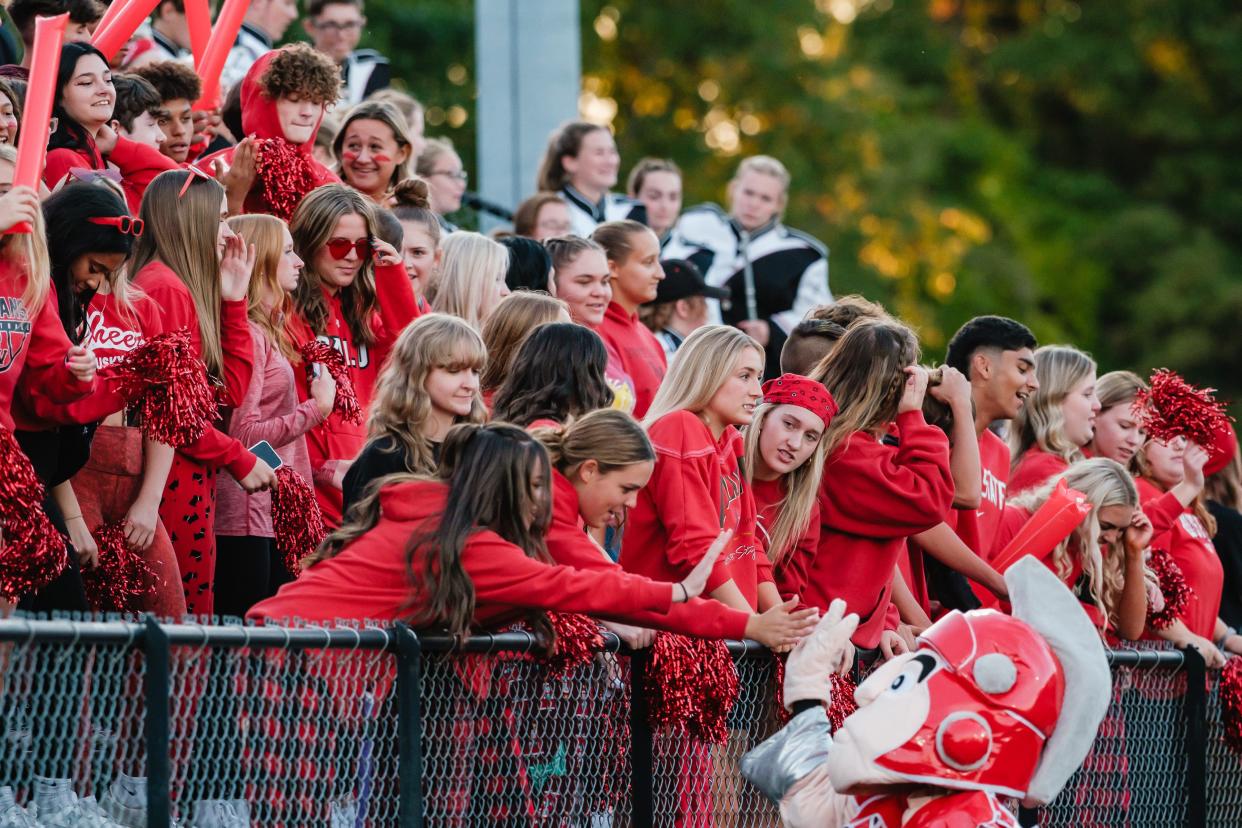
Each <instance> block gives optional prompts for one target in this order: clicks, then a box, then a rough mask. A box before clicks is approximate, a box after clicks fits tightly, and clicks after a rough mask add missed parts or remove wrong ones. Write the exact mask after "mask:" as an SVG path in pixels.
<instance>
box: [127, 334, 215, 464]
mask: <svg viewBox="0 0 1242 828" xmlns="http://www.w3.org/2000/svg"><path fill="white" fill-rule="evenodd" d="M114 370H115V371H116V377H117V380H118V390H119V391H120V393H121V395H122V396H123V397H125V399H126V400H127V401H128V402H129V404H130V405H131V406H133V407H134V408H136V409H137V410H138V412H139V414H140V415H141V422H142V425H141V426H140V427H141V429H142V434H143V436H144V437H147V438H149V439H152V440H158V441H159V442H161V443H164V444H165V445H170V446H173V447H174V448H180V447H181V446H186V445H189V444H190V443H193V442H194V441H196V440H198V439H199V438H200V437H202V436H203V432H205V431H206V430H207V428H208V426H210V425H211V422H212V420H214V419H215V418H216V413H217V408H216V395H215V392H214V391H213V389H212V387H211V384H210V382H209V381H208V379H207V369H206V368H205V367H204V366H203V363H202V361H201V360H200V359H199V358H198V357H197V356H196V355H195V354H194V349H193V348H192V347H191V345H190V332H189V331H188V330H186V329H185V328H182V329H181V330H179V331H173V332H170V333H162V334H159V335H158V336H153V337H151V338H150V339H148V340H147V341H146V342H144V343H142V344H141V345H139V346H138V347H137V348H135V349H134V350H132V351H130V352H129V353H128V354H126V355H125V357H124V358H123V359H122V360H121V361H120V362H119V363H117V365H116V367H115V369H114Z"/></svg>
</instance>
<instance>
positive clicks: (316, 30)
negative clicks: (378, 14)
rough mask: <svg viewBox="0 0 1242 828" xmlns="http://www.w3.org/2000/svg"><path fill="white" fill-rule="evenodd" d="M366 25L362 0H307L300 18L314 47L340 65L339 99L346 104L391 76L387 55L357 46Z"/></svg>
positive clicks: (381, 85)
mask: <svg viewBox="0 0 1242 828" xmlns="http://www.w3.org/2000/svg"><path fill="white" fill-rule="evenodd" d="M366 25H367V19H366V17H365V15H364V14H363V0H310V3H308V4H307V6H306V18H305V19H304V20H303V21H302V27H303V28H304V29H306V33H307V34H308V35H310V37H311V41H312V42H313V43H314V44H315V48H316V49H318V50H319V51H321V52H323V53H324V54H325V55H327V56H328V57H330V58H331V59H332V60H333V62H335V63H336V65H337V66H339V67H341V80H342V82H343V84H344V86H343V88H342V93H341V101H342V102H343V103H344V104H345V105H347V106H354V105H355V104H359V103H362V101H363V100H364V99H365V98H366V97H367V96H369V95H370V94H371V93H373V92H377V91H379V90H380V89H385V88H387V87H388V83H389V81H390V80H391V78H392V73H391V70H390V69H389V67H388V58H386V57H384V56H383V55H381V54H380V53H379V52H377V51H375V50H374V49H359V48H358V41H359V40H360V39H361V37H362V30H363V29H364V28H366Z"/></svg>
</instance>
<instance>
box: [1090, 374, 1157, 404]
mask: <svg viewBox="0 0 1242 828" xmlns="http://www.w3.org/2000/svg"><path fill="white" fill-rule="evenodd" d="M1146 390H1147V382H1146V380H1144V379H1143V378H1142V377H1140V376H1139V375H1138V374H1136V373H1134V372H1133V371H1109V372H1108V373H1107V374H1105V375H1104V376H1102V377H1100V378H1099V380H1097V381H1096V383H1095V395H1096V396H1097V397H1099V399H1100V411H1101V412H1103V411H1107V410H1108V409H1110V408H1116V407H1117V406H1119V405H1130V404H1133V403H1134V398H1135V397H1137V396H1138V392H1139V391H1146Z"/></svg>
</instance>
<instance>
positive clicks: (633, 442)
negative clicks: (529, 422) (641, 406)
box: [534, 408, 655, 474]
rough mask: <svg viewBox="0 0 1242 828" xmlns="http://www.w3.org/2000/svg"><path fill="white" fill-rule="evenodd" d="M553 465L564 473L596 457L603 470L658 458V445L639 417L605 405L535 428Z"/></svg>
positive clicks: (606, 470)
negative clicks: (560, 423) (653, 443)
mask: <svg viewBox="0 0 1242 828" xmlns="http://www.w3.org/2000/svg"><path fill="white" fill-rule="evenodd" d="M534 436H535V437H536V438H537V439H538V440H539V442H541V443H543V446H544V448H546V449H547V450H548V456H549V457H550V458H551V460H552V466H553V467H554V468H555V469H556V470H557V471H559V472H561V473H562V474H565V473H567V472H570V471H572V470H574V469H576V468H578V467H579V466H581V465H582V464H583V463H585V462H586V461H588V460H594V461H595V463H596V464H597V465H598V466H599V470H600V473H601V474H608V473H609V472H611V471H615V470H617V469H620V468H624V467H625V466H632V465H634V464H635V463H648V462H651V461H654V460H655V449H653V448H652V447H651V441H650V440H649V439H648V438H647V433H646V432H645V431H644V430H643V427H642V426H641V425H640V424H639V422H638V421H637V420H635V419H634V418H633V417H631V416H630V415H629V414H626V413H625V412H623V411H618V410H616V409H613V408H602V409H598V410H596V411H591V412H588V413H587V414H584V415H583V416H582V417H581V418H579V419H577V420H574V421H572V422H570V423H568V424H566V425H563V426H560V427H558V428H539V429H535V431H534Z"/></svg>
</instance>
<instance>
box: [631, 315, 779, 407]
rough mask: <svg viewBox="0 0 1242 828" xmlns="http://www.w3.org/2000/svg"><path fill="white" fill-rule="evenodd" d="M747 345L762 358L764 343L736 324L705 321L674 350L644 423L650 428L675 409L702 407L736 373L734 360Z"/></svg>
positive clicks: (705, 405)
mask: <svg viewBox="0 0 1242 828" xmlns="http://www.w3.org/2000/svg"><path fill="white" fill-rule="evenodd" d="M747 348H753V349H754V350H755V352H756V353H758V354H759V359H760V361H762V360H763V346H762V345H760V344H759V343H758V342H756V341H755V340H753V339H751V338H750V337H749V336H747V335H746V334H744V333H742V332H741V331H739V330H738V329H737V328H733V327H729V326H727V325H705V326H703V327H702V328H699V329H698V330H696V331H695V332H694V333H692V334H690V336H688V337H686V341H685V342H683V343H681V347H680V348H678V349H677V352H676V353H675V354H673V361H672V362H671V363H670V364H669V366H668V373H667V374H665V375H664V381H663V382H661V383H660V390H658V391H657V392H656V395H655V399H653V400H652V401H651V407H650V408H648V409H647V416H646V417H644V418H643V425H644V426H646V427H648V428H650V427H651V424H652V423H654V422H655V421H656V420H658V419H660V418H661V417H663V416H664V415H665V414H670V413H672V412H674V411H682V410H685V411H693V412H695V413H698V412H699V411H702V410H703V409H704V408H706V407H707V404H708V403H709V402H711V399H712V397H714V396H715V395H716V392H717V391H719V390H720V386H722V385H724V383H725V380H726V379H728V378H729V374H731V373H733V363H734V362H735V361H736V360H737V358H738V357H739V356H740V355H741V354H742V352H743V351H745V350H746V349H747Z"/></svg>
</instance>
